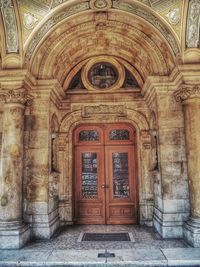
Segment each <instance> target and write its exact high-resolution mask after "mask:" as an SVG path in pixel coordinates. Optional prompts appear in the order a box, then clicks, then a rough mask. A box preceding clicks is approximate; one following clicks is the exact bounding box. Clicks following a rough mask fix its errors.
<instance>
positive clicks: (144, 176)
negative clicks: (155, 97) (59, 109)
mask: <svg viewBox="0 0 200 267" xmlns="http://www.w3.org/2000/svg"><path fill="white" fill-rule="evenodd" d="M119 105H120V104H118V106H119ZM105 106H106V105H105ZM111 106H112V105H111ZM95 107H96V105H95ZM113 110H114V111H115V112H113V114H111V115H108V116H107V115H105V114H104V115H103V116H102V114H95V116H92V115H90V116H87V114H85V111H84V107H82V108H80V109H79V110H76V111H74V112H71V113H69V114H67V115H66V116H64V118H63V119H62V121H61V125H60V129H59V132H60V139H59V144H61V143H62V149H61V150H62V151H60V154H59V156H60V159H61V158H62V159H64V160H62V162H64V163H63V165H62V166H60V167H59V171H60V172H61V174H60V190H59V192H60V196H59V198H60V199H62V200H64V199H65V198H66V196H68V202H70V203H71V205H72V197H73V189H72V186H71V185H72V179H73V168H72V166H73V164H72V162H73V131H74V129H75V128H76V127H77V126H78V125H81V124H84V123H85V124H87V123H89V124H91V123H94V124H95V123H120V122H121V123H129V124H130V125H132V126H133V127H134V128H135V129H136V135H137V163H138V181H139V192H140V193H139V199H140V200H139V202H140V223H148V222H149V221H150V220H151V217H152V210H153V202H152V199H153V192H152V186H151V184H152V178H151V173H149V169H150V166H149V162H150V151H151V137H150V133H149V123H148V121H147V118H146V116H145V115H144V114H143V113H141V112H139V111H136V110H134V109H131V108H127V109H126V108H125V107H124V115H122V113H120V110H119V109H115V108H113ZM97 112H98V111H97ZM118 112H119V113H118ZM120 114H121V115H120ZM141 159H143V160H141ZM60 161H61V160H60ZM63 187H65V188H64V190H63ZM146 202H148V204H147V203H146ZM147 205H148V207H147ZM150 206H151V207H150ZM63 207H64V206H63V205H62V208H61V209H60V211H61V214H60V216H61V218H63V220H66V219H67V220H69V221H70V220H72V210H70V205H68V214H66V212H67V211H66V210H67V207H65V208H63ZM66 216H68V217H67V218H66Z"/></svg>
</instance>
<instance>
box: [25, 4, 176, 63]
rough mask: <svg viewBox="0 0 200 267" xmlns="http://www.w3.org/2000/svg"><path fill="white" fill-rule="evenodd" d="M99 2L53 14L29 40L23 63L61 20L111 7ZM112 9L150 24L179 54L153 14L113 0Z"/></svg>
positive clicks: (169, 34)
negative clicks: (129, 14) (92, 10)
mask: <svg viewBox="0 0 200 267" xmlns="http://www.w3.org/2000/svg"><path fill="white" fill-rule="evenodd" d="M99 1H100V2H99ZM99 1H95V0H91V1H90V2H89V1H88V0H84V1H83V2H82V3H79V4H77V3H76V4H74V5H73V6H70V7H67V8H66V9H63V10H62V11H60V12H59V13H57V14H54V15H53V16H52V17H51V18H49V19H48V20H47V21H46V22H45V23H44V24H43V25H42V26H41V28H40V29H39V30H38V31H37V32H36V33H35V35H34V36H33V38H32V39H31V42H30V43H29V46H28V47H27V50H26V53H25V62H26V63H27V62H28V61H30V59H31V57H32V55H33V53H34V51H35V49H36V47H37V45H38V44H39V42H40V41H41V40H42V38H43V37H44V36H45V35H46V34H47V33H48V32H49V31H50V30H51V29H52V28H53V27H54V26H56V24H57V23H59V22H61V21H62V20H64V19H66V18H68V17H70V16H72V15H74V14H77V13H79V12H83V11H86V10H89V9H90V8H91V6H92V5H94V4H95V3H96V4H98V5H97V7H96V8H99V5H100V7H102V8H109V7H110V5H111V0H110V1H109V0H105V1H104V0H99ZM102 1H103V2H102ZM103 3H104V5H103ZM112 8H113V9H115V10H122V11H126V12H128V13H131V14H134V15H136V16H139V17H141V18H143V19H145V20H146V21H148V22H149V23H151V24H152V25H153V26H154V27H155V28H157V30H158V31H159V32H161V34H162V35H163V36H164V37H165V39H166V40H167V42H168V43H169V45H170V47H171V48H172V50H173V52H174V54H175V55H177V54H178V53H179V47H178V45H177V41H176V39H175V37H174V36H173V34H172V33H171V32H170V30H169V29H168V28H167V26H166V25H165V24H164V23H163V22H162V21H160V20H159V19H158V18H157V17H156V16H155V15H154V14H152V13H150V12H148V11H147V10H146V9H145V8H144V7H142V6H139V5H137V4H129V3H126V2H123V3H122V1H119V0H113V1H112Z"/></svg>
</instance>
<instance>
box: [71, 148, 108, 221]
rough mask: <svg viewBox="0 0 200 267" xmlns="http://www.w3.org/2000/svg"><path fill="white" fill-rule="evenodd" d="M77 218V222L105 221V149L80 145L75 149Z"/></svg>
mask: <svg viewBox="0 0 200 267" xmlns="http://www.w3.org/2000/svg"><path fill="white" fill-rule="evenodd" d="M75 161H76V168H75V183H74V187H75V192H76V193H75V202H76V205H75V218H76V223H77V224H104V223H105V192H104V190H103V189H102V187H101V185H102V184H103V183H104V149H103V147H101V146H96V147H95V146H89V147H86V146H80V147H76V150H75Z"/></svg>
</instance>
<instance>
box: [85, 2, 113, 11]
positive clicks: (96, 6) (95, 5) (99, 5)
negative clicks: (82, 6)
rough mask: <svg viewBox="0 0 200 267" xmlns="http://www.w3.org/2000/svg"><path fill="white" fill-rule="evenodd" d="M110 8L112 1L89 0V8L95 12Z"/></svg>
mask: <svg viewBox="0 0 200 267" xmlns="http://www.w3.org/2000/svg"><path fill="white" fill-rule="evenodd" d="M111 7H112V0H90V8H91V9H93V10H95V11H105V10H108V9H109V8H111Z"/></svg>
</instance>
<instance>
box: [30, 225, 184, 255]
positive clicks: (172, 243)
mask: <svg viewBox="0 0 200 267" xmlns="http://www.w3.org/2000/svg"><path fill="white" fill-rule="evenodd" d="M84 232H93V233H106V232H114V233H119V232H129V233H131V234H132V236H133V238H134V240H135V242H79V240H78V239H79V237H80V234H81V233H84ZM44 247H45V249H68V250H69V249H74V250H77V249H80V250H86V249H87V250H88V249H132V248H141V249H142V248H143V249H146V248H152V249H153V248H158V249H160V248H184V247H188V245H187V244H186V243H184V241H183V240H175V239H174V240H162V239H161V238H160V236H159V235H158V234H156V233H155V232H154V231H153V229H152V228H151V227H145V226H133V225H131V226H129V225H127V226H126V225H125V226H124V225H123V226H120V225H106V226H105V225H96V226H94V225H84V226H69V227H67V228H65V229H62V230H61V231H60V233H58V234H57V235H56V236H55V237H54V238H52V239H51V240H50V241H35V242H33V243H31V244H29V245H28V246H26V248H25V249H26V250H27V249H42V248H44Z"/></svg>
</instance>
